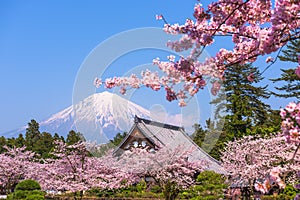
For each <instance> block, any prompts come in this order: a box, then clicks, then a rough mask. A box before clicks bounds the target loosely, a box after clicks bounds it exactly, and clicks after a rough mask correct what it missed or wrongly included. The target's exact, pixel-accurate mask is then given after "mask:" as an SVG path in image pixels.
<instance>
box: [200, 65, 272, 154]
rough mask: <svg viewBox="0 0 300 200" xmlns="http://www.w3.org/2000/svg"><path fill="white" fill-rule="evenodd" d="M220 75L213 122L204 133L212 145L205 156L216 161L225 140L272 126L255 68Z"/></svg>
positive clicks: (237, 68)
mask: <svg viewBox="0 0 300 200" xmlns="http://www.w3.org/2000/svg"><path fill="white" fill-rule="evenodd" d="M249 75H250V76H251V78H252V79H253V81H252V80H250V79H249ZM224 76H225V80H224V81H223V83H222V86H223V87H222V89H221V90H220V92H219V94H218V96H217V97H216V98H215V99H214V100H213V101H212V102H211V104H215V106H216V113H217V114H216V116H217V119H215V120H214V122H213V123H211V125H210V126H209V128H208V130H207V131H208V134H210V135H212V136H211V139H210V140H211V141H210V143H208V144H213V147H210V149H209V152H208V153H209V154H210V155H211V156H213V157H214V158H216V159H219V158H220V152H221V151H222V150H223V148H224V146H225V142H226V141H231V140H233V139H234V138H240V137H242V136H244V135H254V134H257V133H259V132H260V130H261V129H264V130H265V129H266V128H268V127H270V126H273V124H272V123H274V121H273V119H272V118H271V117H273V114H272V110H271V108H270V106H269V105H268V104H266V103H264V102H263V100H264V99H268V98H269V97H270V93H269V92H268V90H267V86H257V83H258V82H260V81H261V80H262V79H263V77H262V75H261V73H260V72H259V70H258V68H257V67H254V66H252V65H250V64H247V65H234V66H229V67H228V68H227V69H226V71H225V74H224ZM259 127H260V128H259ZM261 132H263V131H262V130H261ZM269 133H271V132H269ZM216 140H217V141H216ZM202 146H203V145H202ZM211 148H212V149H211ZM204 150H205V148H204Z"/></svg>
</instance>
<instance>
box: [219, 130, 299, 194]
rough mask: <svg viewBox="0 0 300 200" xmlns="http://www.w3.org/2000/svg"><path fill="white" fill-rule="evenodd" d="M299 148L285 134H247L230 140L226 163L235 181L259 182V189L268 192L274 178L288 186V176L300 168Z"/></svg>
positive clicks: (225, 166) (224, 162)
mask: <svg viewBox="0 0 300 200" xmlns="http://www.w3.org/2000/svg"><path fill="white" fill-rule="evenodd" d="M296 149H297V146H296V145H290V144H288V143H286V139H285V137H283V136H276V135H275V136H271V137H270V138H261V137H254V136H246V137H243V138H242V139H239V140H235V141H232V142H229V143H228V144H227V146H226V148H225V151H224V152H223V154H222V164H223V167H224V168H225V169H226V170H227V172H228V173H229V175H231V180H232V181H233V182H237V183H238V182H241V181H248V183H249V185H250V186H253V185H254V183H256V185H255V186H256V189H257V190H260V191H261V192H264V193H266V192H268V191H269V190H270V189H271V188H270V186H271V182H276V183H277V185H278V186H279V187H280V188H284V187H285V181H286V176H287V175H290V174H291V173H292V174H296V173H297V171H299V170H300V154H295V150H296ZM258 180H264V182H263V183H260V182H258Z"/></svg>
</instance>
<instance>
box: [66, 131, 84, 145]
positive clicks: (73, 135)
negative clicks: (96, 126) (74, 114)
mask: <svg viewBox="0 0 300 200" xmlns="http://www.w3.org/2000/svg"><path fill="white" fill-rule="evenodd" d="M79 141H84V137H83V135H82V134H81V133H79V132H75V131H74V130H71V131H70V132H69V133H68V135H67V140H66V142H67V144H68V145H72V144H75V143H77V142H79Z"/></svg>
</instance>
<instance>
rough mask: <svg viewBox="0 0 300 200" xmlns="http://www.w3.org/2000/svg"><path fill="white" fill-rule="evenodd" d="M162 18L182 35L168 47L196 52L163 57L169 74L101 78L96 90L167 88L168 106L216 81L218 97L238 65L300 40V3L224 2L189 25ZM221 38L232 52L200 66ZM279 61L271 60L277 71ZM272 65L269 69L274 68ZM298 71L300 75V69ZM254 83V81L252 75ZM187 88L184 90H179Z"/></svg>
mask: <svg viewBox="0 0 300 200" xmlns="http://www.w3.org/2000/svg"><path fill="white" fill-rule="evenodd" d="M156 18H157V19H161V20H163V21H164V22H165V25H164V31H165V32H166V33H168V34H174V35H179V34H180V35H182V37H181V39H179V40H178V41H173V42H168V43H167V46H169V47H170V48H171V49H173V50H175V51H176V52H182V51H186V50H190V54H189V55H188V56H186V57H183V56H180V57H179V58H176V57H175V56H173V55H170V56H168V61H161V60H160V59H159V58H157V59H154V60H153V64H154V65H156V66H158V69H159V70H160V71H162V72H163V73H164V74H165V75H164V76H162V77H160V76H159V75H158V73H156V72H151V71H149V70H146V71H144V72H142V73H141V77H138V76H137V75H134V74H133V75H131V76H130V77H123V78H122V77H114V78H108V79H106V80H105V81H104V82H102V80H101V79H98V78H96V79H95V85H96V86H100V85H101V84H103V83H104V84H105V87H106V88H112V87H120V92H121V93H123V94H124V93H125V92H126V90H127V89H128V88H140V87H141V86H146V87H149V88H151V89H152V90H154V91H157V90H160V89H161V88H164V90H165V91H166V99H167V100H168V101H173V100H179V105H180V106H184V105H186V104H185V102H184V100H185V99H186V98H188V96H193V95H195V94H196V93H197V92H198V91H199V90H200V89H202V88H203V87H204V86H205V85H206V84H207V83H206V81H205V79H204V77H205V76H209V77H212V78H214V80H215V81H214V83H213V88H212V91H213V93H216V91H217V90H218V89H219V85H220V84H219V82H220V81H221V80H222V79H223V74H224V71H225V70H226V67H228V66H232V65H235V64H246V63H252V62H254V61H256V60H257V58H258V57H260V56H264V55H267V54H271V53H274V52H278V54H279V52H280V51H281V49H282V48H283V47H284V46H285V45H286V44H287V42H289V41H292V40H296V39H297V38H300V31H299V27H300V3H299V0H292V1H291V0H275V4H274V6H272V1H271V0H218V1H217V2H214V3H211V4H209V5H208V7H207V8H206V9H205V8H204V7H203V6H202V4H201V3H198V4H196V5H195V7H194V18H195V19H194V20H191V19H187V20H186V23H185V24H183V25H179V24H173V25H171V24H169V23H168V22H167V21H166V19H165V18H164V17H163V16H162V15H158V16H157V17H156ZM216 37H230V38H231V39H232V42H233V44H234V45H233V46H234V47H233V48H232V49H225V48H222V49H219V51H218V52H217V53H216V55H215V56H213V57H210V58H208V59H206V61H205V62H199V61H198V58H199V56H200V55H201V54H202V53H203V51H204V49H205V48H206V47H207V46H213V45H214V44H215V38H216ZM276 60H277V57H276V58H272V57H268V58H267V60H266V62H267V63H269V66H271V65H272V64H273V63H274V62H275V61H276ZM269 66H267V67H266V68H268V67H269ZM296 72H297V73H298V74H300V65H299V67H298V68H297V70H296ZM249 79H250V80H251V79H253V77H251V74H249ZM178 83H183V85H182V86H181V87H180V89H179V90H178V89H176V90H175V87H174V86H175V85H177V84H178Z"/></svg>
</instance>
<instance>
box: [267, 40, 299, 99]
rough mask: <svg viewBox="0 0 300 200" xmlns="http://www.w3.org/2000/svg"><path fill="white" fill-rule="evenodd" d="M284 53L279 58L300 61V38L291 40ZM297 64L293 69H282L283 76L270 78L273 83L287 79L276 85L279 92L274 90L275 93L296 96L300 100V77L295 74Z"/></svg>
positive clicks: (286, 96) (283, 95) (284, 96)
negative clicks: (299, 59)
mask: <svg viewBox="0 0 300 200" xmlns="http://www.w3.org/2000/svg"><path fill="white" fill-rule="evenodd" d="M282 52H283V55H281V56H279V59H280V60H282V61H286V62H293V63H298V55H299V54H300V39H298V40H294V41H291V42H290V43H289V44H288V45H287V49H285V50H283V51H282ZM296 66H297V64H295V68H292V69H281V71H282V74H281V77H279V78H275V79H270V80H271V81H273V83H280V82H282V81H285V84H284V85H283V86H276V87H275V89H276V90H278V93H276V92H272V94H273V95H275V96H278V97H283V98H289V97H295V98H297V99H298V100H300V78H299V77H298V76H297V75H296V74H295V69H296Z"/></svg>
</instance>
